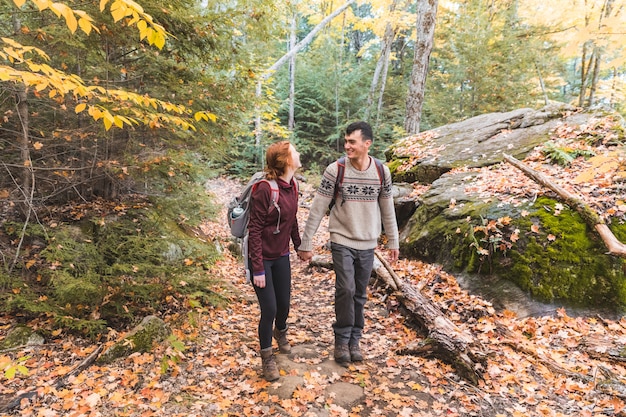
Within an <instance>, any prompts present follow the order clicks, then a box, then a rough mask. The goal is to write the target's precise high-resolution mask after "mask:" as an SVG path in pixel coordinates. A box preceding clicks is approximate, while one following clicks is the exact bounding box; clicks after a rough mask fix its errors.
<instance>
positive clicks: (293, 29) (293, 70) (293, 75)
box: [287, 12, 296, 132]
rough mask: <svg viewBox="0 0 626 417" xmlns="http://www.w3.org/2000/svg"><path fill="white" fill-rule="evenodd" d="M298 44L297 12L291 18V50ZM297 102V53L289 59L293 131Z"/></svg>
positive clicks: (290, 110)
mask: <svg viewBox="0 0 626 417" xmlns="http://www.w3.org/2000/svg"><path fill="white" fill-rule="evenodd" d="M295 46H296V13H295V12H294V14H293V17H292V18H291V33H290V35H289V50H291V49H293V48H294V47H295ZM295 102H296V55H293V56H292V57H291V59H290V60H289V121H288V122H287V128H288V129H289V130H290V131H291V132H293V131H294V129H295V127H296V119H295Z"/></svg>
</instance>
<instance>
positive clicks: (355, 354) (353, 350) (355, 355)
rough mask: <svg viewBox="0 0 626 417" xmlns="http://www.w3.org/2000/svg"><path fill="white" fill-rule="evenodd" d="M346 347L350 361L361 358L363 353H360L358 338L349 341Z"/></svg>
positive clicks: (356, 360) (359, 360)
mask: <svg viewBox="0 0 626 417" xmlns="http://www.w3.org/2000/svg"><path fill="white" fill-rule="evenodd" d="M348 349H349V350H350V359H351V360H352V362H361V361H362V360H363V354H362V353H361V346H359V341H358V340H357V341H352V342H350V344H349V345H348Z"/></svg>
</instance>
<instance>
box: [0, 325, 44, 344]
mask: <svg viewBox="0 0 626 417" xmlns="http://www.w3.org/2000/svg"><path fill="white" fill-rule="evenodd" d="M44 342H45V339H44V338H43V336H42V335H40V334H39V333H37V332H35V331H34V330H33V329H31V328H30V327H27V326H17V327H14V328H13V329H11V330H10V331H9V332H8V333H7V336H6V337H5V338H4V340H3V341H2V343H0V349H11V348H15V347H18V346H31V345H41V344H43V343H44Z"/></svg>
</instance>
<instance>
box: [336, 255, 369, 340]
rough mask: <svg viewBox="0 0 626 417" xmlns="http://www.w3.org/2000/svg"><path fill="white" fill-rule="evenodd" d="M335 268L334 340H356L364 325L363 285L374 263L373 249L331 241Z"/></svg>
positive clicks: (364, 296)
mask: <svg viewBox="0 0 626 417" xmlns="http://www.w3.org/2000/svg"><path fill="white" fill-rule="evenodd" d="M331 251H332V257H333V266H334V269H335V320H336V321H335V323H333V330H334V332H335V342H337V343H342V344H345V343H350V342H357V341H359V340H360V339H361V336H362V334H363V327H364V326H365V314H364V311H363V309H364V306H365V302H366V301H367V284H368V283H369V280H370V277H371V275H372V268H373V265H374V249H366V250H357V249H352V248H349V247H347V246H343V245H339V244H337V243H331Z"/></svg>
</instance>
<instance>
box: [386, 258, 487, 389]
mask: <svg viewBox="0 0 626 417" xmlns="http://www.w3.org/2000/svg"><path fill="white" fill-rule="evenodd" d="M376 257H377V258H378V260H379V261H380V262H381V264H382V265H383V266H384V267H383V268H378V269H377V270H376V272H377V274H378V275H379V276H380V277H381V279H383V280H384V281H385V282H387V283H388V285H389V286H390V287H391V288H394V287H395V288H397V291H394V295H395V296H396V298H397V299H398V300H399V301H400V302H401V304H402V305H403V306H404V307H405V308H406V309H407V311H408V312H409V313H410V315H411V318H413V319H414V320H415V321H417V322H418V323H419V325H420V326H421V327H422V328H424V329H426V330H425V333H426V339H425V340H424V341H423V342H420V343H419V344H417V345H415V346H409V347H405V348H403V349H400V350H399V351H398V353H400V354H419V355H425V354H428V355H432V356H435V357H437V358H439V359H441V360H442V361H444V362H446V363H449V364H451V365H452V366H453V367H454V368H455V369H456V371H457V373H458V374H459V375H460V376H461V377H463V378H465V379H466V380H468V381H470V382H471V383H473V384H475V385H476V384H478V382H479V380H480V379H482V370H483V369H485V365H486V353H485V350H484V348H483V347H482V346H481V344H480V342H479V341H477V340H476V339H475V338H474V337H473V336H472V335H471V334H469V333H468V332H464V331H463V330H461V329H459V328H458V327H457V326H456V325H455V324H454V323H452V322H451V321H450V320H449V319H448V318H446V317H445V313H444V312H442V311H441V309H440V308H439V307H438V306H437V305H436V304H435V303H433V302H432V301H430V300H429V299H428V298H426V297H425V296H423V295H422V293H421V292H420V291H419V290H418V289H417V288H416V287H415V286H413V285H411V284H409V283H406V282H404V281H403V280H402V279H401V278H400V277H398V275H397V274H396V273H395V272H394V271H393V268H391V266H390V265H389V263H388V262H387V261H386V260H385V259H384V257H383V256H382V255H381V254H379V253H378V252H376Z"/></svg>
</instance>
